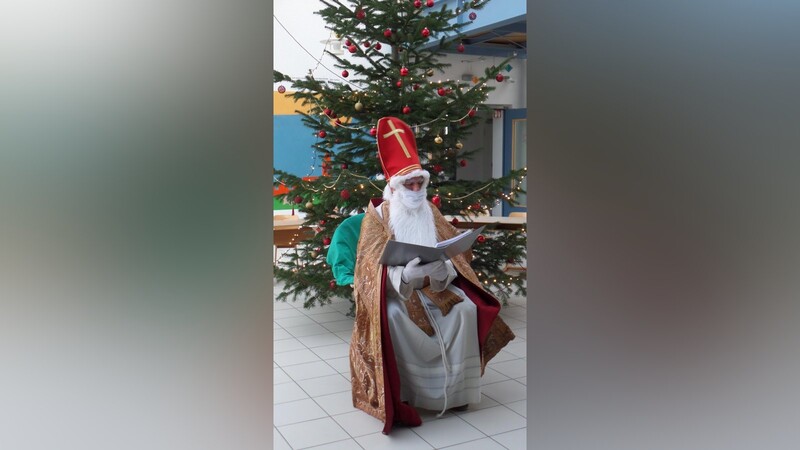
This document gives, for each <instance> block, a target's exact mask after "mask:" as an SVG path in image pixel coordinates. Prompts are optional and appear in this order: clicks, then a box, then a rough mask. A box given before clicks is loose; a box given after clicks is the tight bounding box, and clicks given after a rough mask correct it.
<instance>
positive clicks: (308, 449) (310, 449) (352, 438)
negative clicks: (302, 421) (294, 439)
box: [292, 437, 364, 450]
mask: <svg viewBox="0 0 800 450" xmlns="http://www.w3.org/2000/svg"><path fill="white" fill-rule="evenodd" d="M344 441H353V442H355V444H356V445H357V446H358V447H359V448H361V449H363V448H364V447H362V446H361V444H359V443H358V441H356V439H355V438H354V437H351V438H350V439H339V440H338V441H331V442H327V443H325V444H319V445H315V446H313V447H303V450H314V449H315V448H320V447H322V446H323V445H330V444H335V443H337V442H344ZM292 450H294V449H292Z"/></svg>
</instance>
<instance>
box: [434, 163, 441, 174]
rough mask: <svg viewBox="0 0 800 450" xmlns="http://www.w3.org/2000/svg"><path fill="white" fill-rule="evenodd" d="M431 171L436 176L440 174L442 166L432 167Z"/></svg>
mask: <svg viewBox="0 0 800 450" xmlns="http://www.w3.org/2000/svg"><path fill="white" fill-rule="evenodd" d="M433 171H434V172H436V174H437V175H438V174H439V173H441V172H442V166H440V165H439V164H436V165H435V166H433Z"/></svg>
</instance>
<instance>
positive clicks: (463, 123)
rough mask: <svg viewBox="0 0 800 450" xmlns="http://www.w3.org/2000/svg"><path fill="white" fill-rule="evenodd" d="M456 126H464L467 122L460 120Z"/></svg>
mask: <svg viewBox="0 0 800 450" xmlns="http://www.w3.org/2000/svg"><path fill="white" fill-rule="evenodd" d="M458 124H459V125H466V124H467V121H466V120H464V119H461V120H459V121H458Z"/></svg>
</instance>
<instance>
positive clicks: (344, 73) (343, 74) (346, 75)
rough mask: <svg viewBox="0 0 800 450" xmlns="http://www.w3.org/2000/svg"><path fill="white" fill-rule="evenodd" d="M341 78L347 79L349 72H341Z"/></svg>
mask: <svg viewBox="0 0 800 450" xmlns="http://www.w3.org/2000/svg"><path fill="white" fill-rule="evenodd" d="M342 76H343V77H345V78H347V77H349V76H350V72H348V71H346V70H343V71H342Z"/></svg>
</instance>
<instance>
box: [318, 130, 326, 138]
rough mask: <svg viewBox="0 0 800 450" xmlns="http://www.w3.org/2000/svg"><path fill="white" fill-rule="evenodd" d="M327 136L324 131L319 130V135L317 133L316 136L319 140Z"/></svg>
mask: <svg viewBox="0 0 800 450" xmlns="http://www.w3.org/2000/svg"><path fill="white" fill-rule="evenodd" d="M327 135H328V133H326V132H325V130H320V131H319V133H317V136H319V137H321V138H324V137H325V136H327Z"/></svg>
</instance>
